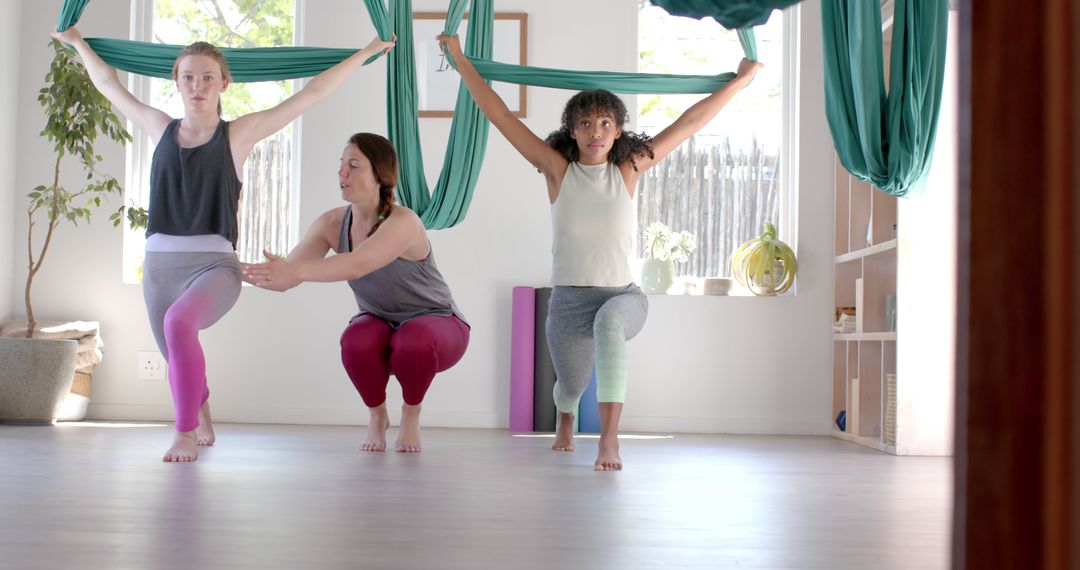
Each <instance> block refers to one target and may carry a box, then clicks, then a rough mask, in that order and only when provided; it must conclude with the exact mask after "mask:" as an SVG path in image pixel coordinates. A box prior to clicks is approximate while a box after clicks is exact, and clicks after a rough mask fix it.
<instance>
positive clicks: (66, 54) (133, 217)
mask: <svg viewBox="0 0 1080 570" xmlns="http://www.w3.org/2000/svg"><path fill="white" fill-rule="evenodd" d="M51 44H52V47H53V50H54V53H55V55H54V57H53V60H52V64H51V65H50V67H49V72H48V73H47V74H46V76H45V82H46V86H45V87H43V88H42V89H41V91H40V92H39V94H38V103H40V104H41V107H42V109H43V111H44V113H45V116H46V123H45V128H44V130H42V131H41V134H42V135H43V136H44V137H46V138H47V139H48V140H49V142H51V143H53V150H54V152H55V158H56V161H55V165H54V167H53V171H52V182H51V183H50V184H48V185H41V186H38V187H36V188H34V189H33V191H31V192H30V193H29V195H28V196H29V198H30V201H29V205H28V206H27V217H28V219H29V225H28V228H27V252H28V260H27V261H28V265H27V267H28V271H27V276H26V288H25V292H24V296H23V299H24V302H25V304H26V323H25V326H24V325H23V324H22V323H15V324H12V323H9V325H7V326H5V327H4V328H5V330H6V331H8V332H7V334H9V335H17V336H19V337H22V338H13V337H7V338H0V361H3V362H4V366H2V367H0V419H3V420H5V421H14V422H18V423H51V422H52V420H53V419H54V418H55V417H56V409H57V407H58V405H59V404H60V403H62V401H63V399H64V397H65V396H67V394H68V393H69V391H70V390H71V383H72V379H73V377H74V372H75V353H76V343H75V342H74V341H72V340H58V339H56V336H57V334H55V333H53V334H50V333H49V332H48V331H45V332H43V331H42V330H41V327H39V324H38V321H37V318H36V316H35V314H34V307H33V303H32V295H31V293H32V287H33V284H34V277H35V276H36V275H37V274H38V272H39V271H41V267H42V264H43V263H44V261H45V256H46V254H48V252H49V247H50V246H51V245H52V244H53V237H54V236H55V234H56V231H57V229H58V228H59V226H60V225H61V224H62V223H64V222H70V223H71V224H72V225H78V223H79V221H89V220H90V217H91V214H92V212H93V210H94V209H95V208H97V207H99V206H101V205H102V203H103V202H104V201H105V200H107V199H108V198H109V197H110V196H112V195H120V196H122V194H123V191H122V188H121V187H120V183H119V182H118V181H117V180H116V178H114V177H113V176H111V175H109V174H106V173H102V172H99V171H98V169H97V165H98V163H99V162H100V161H101V160H102V158H101V156H99V155H98V154H96V153H95V151H94V142H95V141H96V140H97V137H98V135H105V136H107V137H108V138H109V139H111V140H113V141H115V142H117V143H120V144H125V143H127V142H129V141H130V140H131V135H129V134H128V132H127V131H126V130H125V129H124V124H123V122H121V120H120V119H119V118H118V117H117V116H116V114H115V113H113V111H112V105H111V104H110V103H109V101H108V100H107V99H106V98H105V97H104V96H103V95H101V94H100V93H99V92H98V90H97V89H96V88H95V87H94V86H93V84H92V83H91V82H90V78H89V76H88V75H87V74H86V71H85V69H83V67H82V65H81V64H80V63H79V62H77V61H76V59H75V56H74V54H73V52H72V51H70V50H68V49H67V48H65V47H64V46H63V45H62V44H61V43H60V42H58V41H56V40H52V42H51ZM69 156H70V157H74V158H76V159H77V160H78V162H79V164H81V165H82V169H83V171H84V172H85V173H86V181H85V183H84V184H83V185H82V187H81V188H74V189H69V188H67V187H65V186H64V185H63V184H62V183H61V174H62V165H63V164H64V161H65V158H67V157H69ZM125 210H127V212H126V217H127V218H128V220H129V221H130V222H131V223H132V225H133V226H138V225H140V223H141V224H145V219H146V211H145V210H142V209H135V208H130V209H129V208H125V207H124V206H123V205H121V206H120V208H119V209H118V210H116V211H114V212H113V213H112V215H111V217H110V218H111V219H112V222H113V225H114V226H117V225H119V224H120V222H121V221H122V220H123V219H124V217H125ZM39 221H40V222H43V223H44V225H43V227H42V230H43V231H44V236H43V237H42V240H41V243H40V245H36V244H35V227H36V225H37V223H38V222H39ZM38 233H40V232H38ZM94 334H95V339H93V340H92V341H91V342H94V341H96V330H95V333H94ZM43 337H49V338H43ZM95 348H96V347H95Z"/></svg>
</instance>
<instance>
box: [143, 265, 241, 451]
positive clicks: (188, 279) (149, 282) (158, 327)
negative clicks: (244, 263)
mask: <svg viewBox="0 0 1080 570" xmlns="http://www.w3.org/2000/svg"><path fill="white" fill-rule="evenodd" d="M143 297H144V298H145V299H146V312H147V313H148V314H149V316H150V328H151V329H152V330H153V332H154V339H155V340H156V341H157V345H158V349H160V350H161V354H162V355H164V356H165V360H166V361H167V362H168V364H169V374H168V376H169V388H171V390H172V397H173V407H174V408H175V409H176V431H181V432H183V431H191V430H193V429H195V428H196V427H198V425H199V408H200V407H201V406H202V404H203V402H205V401H206V400H207V399H208V398H209V397H210V390H209V388H207V386H206V358H205V357H204V356H203V350H202V346H201V345H200V344H199V331H200V330H202V329H205V328H208V327H210V325H212V324H214V323H216V322H217V321H218V319H220V318H221V317H223V316H224V315H225V313H227V312H229V309H231V308H232V306H233V305H235V304H236V300H237V299H238V298H239V297H240V264H239V262H238V261H237V259H236V254H232V253H204V252H160V251H148V252H146V258H145V261H144V262H143Z"/></svg>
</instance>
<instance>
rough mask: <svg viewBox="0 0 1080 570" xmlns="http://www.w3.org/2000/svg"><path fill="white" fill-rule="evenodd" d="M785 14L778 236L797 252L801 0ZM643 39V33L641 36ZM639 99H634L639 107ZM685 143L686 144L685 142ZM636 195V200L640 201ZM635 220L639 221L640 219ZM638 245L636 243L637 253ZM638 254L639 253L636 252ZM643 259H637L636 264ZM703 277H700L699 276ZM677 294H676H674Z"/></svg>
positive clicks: (785, 11)
mask: <svg viewBox="0 0 1080 570" xmlns="http://www.w3.org/2000/svg"><path fill="white" fill-rule="evenodd" d="M781 12H782V14H783V26H782V30H781V35H782V38H783V42H784V46H783V49H782V65H783V68H782V70H781V73H780V89H781V99H780V108H781V126H780V129H781V132H780V148H779V151H780V160H779V168H780V180H779V183H780V197H779V199H778V203H777V210H778V211H777V218H778V219H777V226H776V229H777V233H778V237H779V238H780V239H781V240H783V241H784V242H786V243H787V244H788V245H790V246H791V248H792V249H793V250H794V251H795V252H796V255H798V251H799V244H798V241H799V239H798V235H799V234H798V226H799V224H798V207H799V192H800V188H799V144H798V142H799V118H800V106H799V93H800V88H801V85H800V73H799V66H800V64H801V52H800V47H801V46H800V39H801V37H800V35H801V34H800V29H801V28H800V27H801V25H802V23H803V22H802V9H801V7H800V5H799V4H798V3H796V4H792V5H791V6H788V7H787V8H785V9H783V10H781ZM638 40H639V41H640V36H639V38H638ZM637 101H638V99H637V98H635V99H634V105H635V107H636V106H637ZM637 120H638V115H637V109H636V108H635V109H634V114H633V123H634V127H635V128H637ZM684 144H685V143H684ZM638 199H639V198H638V196H637V195H636V194H635V200H638ZM636 223H640V220H637V221H636ZM638 249H639V248H638V247H637V244H635V252H636V251H637V250H638ZM635 255H636V253H635ZM640 261H641V260H638V259H634V262H635V265H636V264H638V263H640ZM698 278H699V279H700V277H698ZM797 288H798V281H797V280H796V284H795V286H794V287H792V289H791V291H790V292H788V293H786V294H785V295H783V296H788V295H795V294H797ZM672 294H674V293H672Z"/></svg>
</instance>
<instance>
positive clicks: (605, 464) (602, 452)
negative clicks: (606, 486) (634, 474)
mask: <svg viewBox="0 0 1080 570" xmlns="http://www.w3.org/2000/svg"><path fill="white" fill-rule="evenodd" d="M593 469H594V470H596V471H622V457H619V438H618V436H611V437H603V436H601V437H600V449H599V450H598V451H597V453H596V463H595V464H594V465H593Z"/></svg>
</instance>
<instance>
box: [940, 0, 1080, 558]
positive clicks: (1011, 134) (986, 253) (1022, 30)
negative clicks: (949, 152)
mask: <svg viewBox="0 0 1080 570" xmlns="http://www.w3.org/2000/svg"><path fill="white" fill-rule="evenodd" d="M976 6H977V8H976ZM1078 11H1080V8H1077V7H1076V6H1075V2H1073V1H1072V0H1033V1H1032V2H1029V3H1027V4H1025V5H1024V6H1022V7H1021V6H1019V5H1017V4H1014V3H1012V2H975V1H974V0H962V1H961V3H960V18H961V20H960V36H961V37H960V46H961V47H960V51H961V60H960V69H961V78H960V85H961V87H960V99H961V100H960V149H959V165H958V166H959V202H958V210H959V220H958V229H959V236H958V237H959V251H958V260H959V262H958V263H959V267H958V276H957V277H958V296H957V321H958V322H957V398H956V402H957V417H956V437H957V440H956V477H955V481H954V483H955V491H956V493H955V501H956V505H955V516H954V523H953V524H954V537H953V546H954V548H953V566H954V567H956V568H1080V554H1078V553H1080V536H1078V535H1080V525H1078V515H1080V506H1078V505H1080V490H1078V485H1077V479H1078V478H1080V465H1078V461H1080V374H1078V370H1080V356H1077V354H1078V353H1080V334H1078V332H1077V330H1076V327H1077V326H1078V325H1080V302H1078V301H1077V296H1078V295H1080V198H1078V196H1077V194H1078V193H1080V145H1078V144H1077V143H1078V136H1080V122H1078V115H1080V113H1077V111H1076V107H1077V105H1080V88H1078V84H1080V72H1078V70H1077V66H1078V65H1080V39H1077V36H1076V34H1075V33H1071V32H1072V30H1076V29H1080V27H1078V26H1080V15H1078V14H1077V12H1078Z"/></svg>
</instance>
